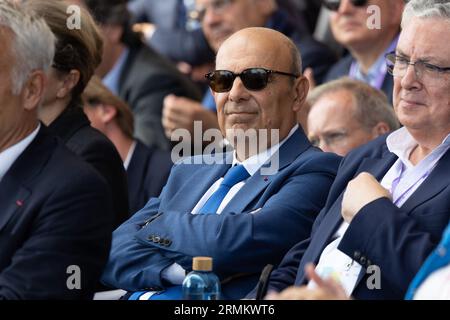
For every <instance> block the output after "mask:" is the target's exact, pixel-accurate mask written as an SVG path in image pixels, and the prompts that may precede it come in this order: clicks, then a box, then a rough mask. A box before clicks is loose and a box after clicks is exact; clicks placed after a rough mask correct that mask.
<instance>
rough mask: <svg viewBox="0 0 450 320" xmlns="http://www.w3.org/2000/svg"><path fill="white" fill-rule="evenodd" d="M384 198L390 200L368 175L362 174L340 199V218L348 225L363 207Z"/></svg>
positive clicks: (383, 189) (389, 196) (379, 185)
mask: <svg viewBox="0 0 450 320" xmlns="http://www.w3.org/2000/svg"><path fill="white" fill-rule="evenodd" d="M384 197H386V198H389V199H391V195H390V194H389V191H388V190H386V189H385V188H383V187H382V186H381V184H380V183H379V182H378V181H377V180H376V179H375V177H374V176H372V175H371V174H370V173H367V172H362V173H360V174H359V175H358V176H357V177H356V178H355V179H353V180H352V181H350V182H349V183H348V185H347V189H346V190H345V192H344V197H343V199H342V210H341V214H342V217H343V218H344V220H345V221H346V222H347V223H350V222H352V220H353V218H354V217H355V215H356V214H357V213H358V212H359V211H360V210H361V209H362V208H363V207H364V206H365V205H367V204H369V203H370V202H372V201H374V200H377V199H380V198H384Z"/></svg>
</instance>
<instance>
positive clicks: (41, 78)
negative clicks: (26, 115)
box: [22, 70, 47, 111]
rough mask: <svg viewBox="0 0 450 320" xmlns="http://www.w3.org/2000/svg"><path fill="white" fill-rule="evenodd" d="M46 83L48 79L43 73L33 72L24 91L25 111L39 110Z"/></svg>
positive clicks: (39, 71)
mask: <svg viewBox="0 0 450 320" xmlns="http://www.w3.org/2000/svg"><path fill="white" fill-rule="evenodd" d="M46 83H47V79H46V77H45V74H44V72H43V71H41V70H35V71H33V72H31V75H30V77H29V78H28V80H27V81H26V82H25V85H24V87H23V89H22V94H23V105H24V108H25V110H28V111H31V110H34V109H36V108H37V106H38V105H39V102H40V101H41V98H42V96H43V94H44V88H45V85H46Z"/></svg>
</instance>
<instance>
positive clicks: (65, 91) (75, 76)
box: [56, 69, 80, 99]
mask: <svg viewBox="0 0 450 320" xmlns="http://www.w3.org/2000/svg"><path fill="white" fill-rule="evenodd" d="M79 81H80V71H78V70H75V69H72V70H70V71H69V73H68V74H64V75H63V76H62V84H61V86H60V88H59V89H58V91H56V97H57V98H60V99H63V98H65V97H66V96H67V95H69V94H70V92H71V91H72V89H73V88H74V87H75V86H76V85H77V84H78V82H79Z"/></svg>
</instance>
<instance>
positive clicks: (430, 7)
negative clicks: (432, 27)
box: [402, 0, 450, 28]
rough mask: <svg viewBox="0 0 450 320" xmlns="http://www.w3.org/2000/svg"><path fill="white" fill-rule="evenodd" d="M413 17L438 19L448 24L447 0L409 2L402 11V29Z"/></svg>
mask: <svg viewBox="0 0 450 320" xmlns="http://www.w3.org/2000/svg"><path fill="white" fill-rule="evenodd" d="M414 17H417V18H440V19H445V20H447V21H449V22H450V2H449V1H448V0H411V1H409V2H408V3H407V4H406V6H405V10H404V11H403V18H402V28H404V27H405V26H406V25H407V24H408V23H409V22H410V21H411V19H412V18H414Z"/></svg>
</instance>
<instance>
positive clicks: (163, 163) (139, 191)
mask: <svg viewBox="0 0 450 320" xmlns="http://www.w3.org/2000/svg"><path fill="white" fill-rule="evenodd" d="M172 165H173V163H172V160H171V158H170V152H168V151H167V152H166V151H162V150H158V149H155V148H148V147H146V146H145V145H144V144H143V143H142V142H140V141H139V140H137V141H136V148H135V149H134V153H133V156H132V157H131V160H130V164H129V165H128V168H127V175H128V199H129V201H130V212H132V213H135V212H137V211H139V210H140V209H142V208H143V207H144V206H145V204H146V203H147V202H148V200H150V198H153V197H158V196H159V194H160V193H161V190H162V188H163V187H164V185H165V184H166V182H167V178H168V177H169V173H170V169H171V168H172Z"/></svg>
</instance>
